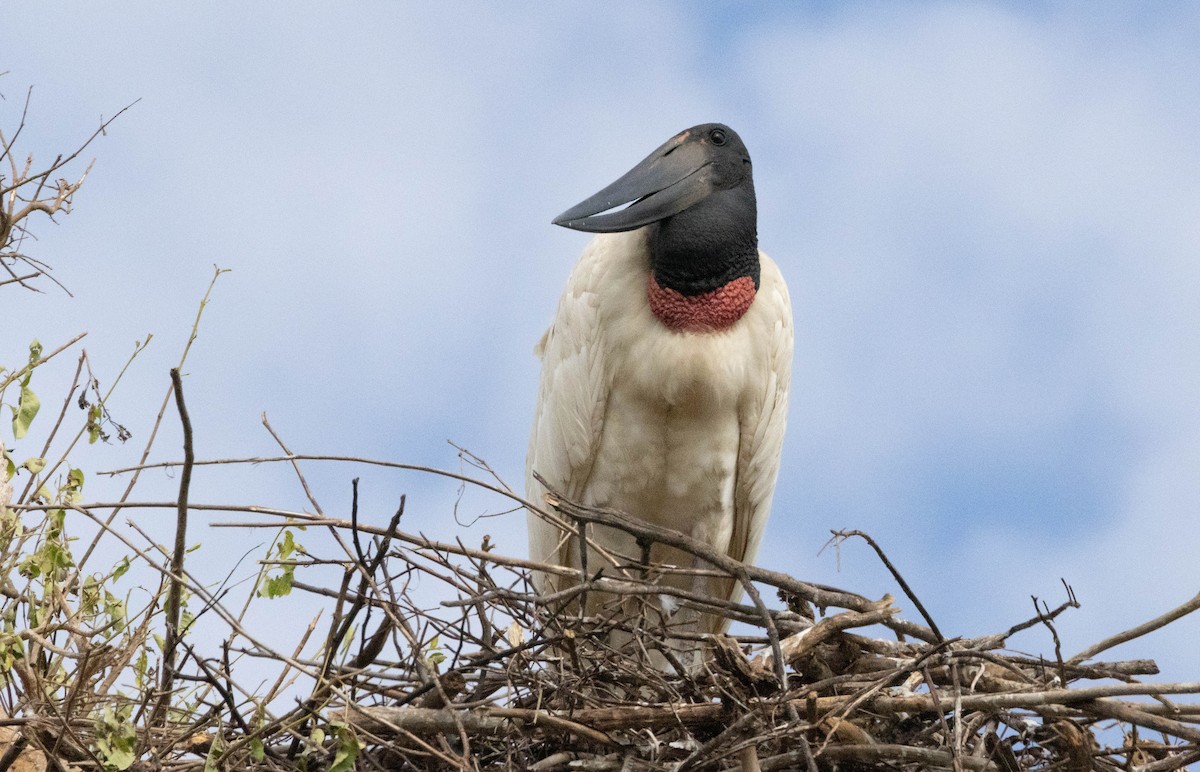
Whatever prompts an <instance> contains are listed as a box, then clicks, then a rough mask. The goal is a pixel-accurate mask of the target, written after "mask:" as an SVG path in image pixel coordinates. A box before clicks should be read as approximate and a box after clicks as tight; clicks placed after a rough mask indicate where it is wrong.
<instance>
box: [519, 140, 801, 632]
mask: <svg viewBox="0 0 1200 772" xmlns="http://www.w3.org/2000/svg"><path fill="white" fill-rule="evenodd" d="M630 202H632V203H630ZM622 204H629V206H627V207H625V208H622V209H617V207H619V206H621V205H622ZM613 210H615V211H613ZM554 223H555V224H557V225H561V226H564V227H567V228H573V229H575V230H580V231H589V232H594V233H597V234H599V235H597V236H595V237H594V238H593V239H592V241H591V243H590V244H588V246H587V247H586V249H585V250H584V252H583V255H582V256H581V257H580V259H579V262H578V264H577V265H576V266H575V268H574V270H573V271H572V272H571V276H570V278H569V279H568V281H567V287H566V291H565V292H563V295H562V298H561V299H560V300H559V303H558V310H557V312H556V313H555V316H554V321H553V324H552V325H551V326H550V329H549V330H547V331H546V333H545V335H543V336H542V339H541V341H540V342H539V343H538V346H537V349H536V352H537V353H538V355H539V356H540V357H541V359H542V372H541V383H540V388H539V391H538V402H537V410H536V414H535V416H534V422H533V432H532V436H531V437H530V441H529V454H528V457H527V462H526V486H527V493H528V496H529V500H530V501H534V502H540V501H542V499H543V496H544V495H545V493H546V491H545V489H544V488H543V486H542V485H541V484H540V483H539V482H538V481H537V480H536V479H534V472H537V473H539V474H540V475H541V476H542V477H543V478H544V479H545V480H546V481H547V483H549V485H550V486H551V487H553V488H555V489H556V490H557V491H558V492H559V493H561V494H562V495H564V496H566V497H567V498H570V499H571V500H573V501H577V502H579V503H582V504H585V505H590V506H596V507H611V508H615V509H618V510H621V511H623V512H625V513H628V514H629V515H631V516H633V517H636V518H640V519H642V520H643V521H645V522H648V523H652V524H655V525H658V526H662V527H666V528H670V529H673V530H676V531H681V532H683V533H686V534H689V535H691V536H692V537H694V538H696V539H699V540H701V541H703V542H705V543H707V544H709V545H711V546H712V547H713V548H715V549H716V550H718V551H719V552H722V553H724V554H727V555H729V556H730V557H733V558H735V559H737V560H739V561H744V562H750V561H752V560H753V559H754V555H755V552H756V551H757V549H758V545H759V542H760V541H761V539H762V535H763V528H764V526H765V525H766V522H767V516H768V514H769V512H770V509H771V496H772V493H773V491H774V488H775V480H776V477H777V476H778V473H779V456H780V448H781V446H782V443H783V434H784V425H785V423H786V414H787V399H788V384H789V381H790V376H791V363H792V311H791V302H790V300H789V298H788V291H787V285H786V284H785V283H784V280H783V277H782V275H781V274H780V272H779V269H778V268H777V267H776V265H775V263H774V262H773V261H772V260H771V259H770V258H769V257H767V255H766V254H764V253H762V252H760V251H759V249H758V228H757V208H756V202H755V195H754V180H753V175H752V173H751V165H750V155H749V153H748V152H747V150H746V146H745V145H744V144H743V143H742V140H741V138H740V137H739V136H738V135H737V134H736V133H735V132H734V131H733V130H732V129H730V128H729V127H728V126H725V125H722V124H719V123H707V124H703V125H700V126H693V127H692V128H690V129H687V130H686V131H683V132H681V133H679V134H677V135H675V136H674V137H672V138H671V139H669V140H667V142H666V143H664V144H663V145H662V146H661V147H659V148H658V149H657V150H655V151H654V152H652V153H651V154H650V155H649V156H647V157H646V158H645V159H644V160H643V161H641V162H640V163H639V164H637V165H636V166H635V167H633V168H632V169H631V170H630V171H629V172H627V173H626V174H625V175H624V176H622V177H621V178H620V179H618V180H617V181H616V182H614V183H612V184H611V185H609V186H608V187H606V188H604V189H603V190H601V191H600V192H599V193H597V194H595V195H594V196H592V197H591V198H588V199H587V200H585V201H583V202H582V203H580V204H578V205H577V206H574V207H572V208H570V209H568V210H567V211H566V212H564V213H563V214H562V215H560V216H559V217H557V218H556V219H555V220H554ZM590 536H591V539H592V542H593V544H594V546H590V547H589V548H588V555H587V565H588V568H589V571H590V572H594V571H596V570H597V569H598V568H600V567H602V566H611V565H612V564H613V556H620V558H619V559H618V561H617V562H618V563H620V562H625V563H630V562H632V563H636V562H637V559H638V556H639V555H641V548H640V547H639V546H638V545H637V544H636V542H635V540H634V538H633V537H632V536H630V535H629V534H626V533H624V532H619V531H617V530H615V529H609V528H597V529H595V531H594V532H593V533H590ZM529 551H530V557H531V559H533V560H536V561H539V562H542V563H549V564H558V565H563V566H568V567H574V568H578V567H579V566H580V549H579V543H578V541H577V539H576V538H575V537H573V536H568V535H567V534H566V533H565V532H564V531H563V529H561V528H560V527H558V526H556V525H554V524H553V523H550V522H547V521H546V520H544V519H542V518H541V517H539V516H537V515H535V514H533V513H531V514H530V517H529ZM693 560H694V559H693V558H692V557H691V556H690V555H686V554H684V553H682V552H679V551H677V550H675V549H674V548H670V547H667V546H666V545H661V544H656V545H654V547H653V549H652V550H651V553H650V562H651V564H654V565H662V564H672V565H678V566H683V567H688V568H690V567H693ZM695 567H698V568H711V567H710V566H707V565H703V566H695ZM606 573H608V574H610V575H612V574H614V573H616V572H615V571H614V569H611V568H608V569H606ZM538 581H539V583H540V586H541V587H542V588H543V589H547V582H548V580H547V579H546V578H544V577H543V578H539V580H538ZM661 581H662V583H664V584H666V583H669V584H671V585H674V586H677V587H680V588H683V589H688V590H696V591H699V592H702V593H704V594H706V595H708V596H712V597H720V598H728V599H731V600H737V599H739V598H740V596H741V592H742V588H741V586H740V585H738V584H737V583H736V582H734V581H732V580H731V579H725V578H717V577H705V576H695V575H693V576H686V575H674V576H672V575H669V574H668V575H666V576H664V577H663V578H662V580H661ZM554 586H557V585H554ZM693 621H694V623H695V625H696V626H697V627H698V629H699V631H700V632H721V631H722V630H723V629H724V628H725V627H726V625H727V620H724V619H720V618H707V617H705V618H703V619H699V620H693Z"/></svg>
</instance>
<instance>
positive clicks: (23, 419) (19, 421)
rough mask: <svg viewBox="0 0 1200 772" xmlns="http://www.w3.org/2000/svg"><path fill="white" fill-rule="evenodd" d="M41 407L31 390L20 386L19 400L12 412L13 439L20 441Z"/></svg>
mask: <svg viewBox="0 0 1200 772" xmlns="http://www.w3.org/2000/svg"><path fill="white" fill-rule="evenodd" d="M26 380H28V379H26ZM41 407H42V403H41V400H39V399H38V398H37V395H36V394H34V393H33V389H30V388H29V387H28V386H25V385H22V386H21V398H20V399H19V400H17V407H16V409H15V410H13V422H12V426H13V437H14V438H15V439H18V440H19V439H22V438H23V437H24V436H25V435H26V434H27V433H28V432H29V424H31V423H33V419H34V417H35V416H36V415H37V414H38V410H39V409H40V408H41Z"/></svg>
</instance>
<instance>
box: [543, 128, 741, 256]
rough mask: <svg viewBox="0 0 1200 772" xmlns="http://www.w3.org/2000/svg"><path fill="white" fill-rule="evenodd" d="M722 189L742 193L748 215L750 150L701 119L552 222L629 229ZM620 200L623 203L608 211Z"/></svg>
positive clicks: (602, 229)
mask: <svg viewBox="0 0 1200 772" xmlns="http://www.w3.org/2000/svg"><path fill="white" fill-rule="evenodd" d="M724 191H742V193H743V196H745V195H746V194H748V197H749V201H750V202H751V213H750V216H751V218H752V219H753V217H754V213H753V200H754V179H753V175H752V174H751V167H750V153H749V152H748V151H747V150H746V146H745V145H744V144H743V143H742V138H741V137H739V136H738V135H737V132H735V131H734V130H733V129H731V128H729V127H728V126H726V125H724V124H721V123H703V124H700V125H699V126H693V127H692V128H690V129H687V130H686V131H683V132H680V133H679V134H676V135H675V136H674V137H672V138H671V139H669V140H667V141H666V142H665V143H663V145H662V146H661V147H659V148H658V149H657V150H655V151H654V152H653V153H651V154H650V155H648V156H646V158H645V159H644V160H643V161H642V162H641V163H639V164H638V165H637V166H635V167H633V168H632V169H630V170H629V171H628V172H626V173H625V175H624V176H622V177H621V178H620V179H619V180H617V181H616V182H614V183H613V184H611V185H609V186H608V187H607V188H605V189H604V190H602V191H600V192H599V193H597V194H596V195H594V196H592V197H591V198H589V199H587V200H586V201H583V202H581V203H579V204H577V205H576V206H573V207H571V208H570V209H568V210H567V211H565V212H563V213H562V214H560V215H559V216H558V217H556V218H555V219H554V224H555V225H562V226H564V227H566V228H574V229H575V230H580V231H591V232H596V233H611V232H613V231H627V230H633V229H634V228H640V227H642V226H643V225H649V224H650V223H652V222H659V221H661V220H665V219H666V218H668V217H672V216H674V215H677V214H679V213H680V212H683V211H684V210H686V209H688V208H690V207H692V206H695V205H696V204H698V203H700V202H702V201H704V200H705V199H707V198H709V197H710V196H712V195H713V194H717V193H722V192H724ZM722 198H724V197H722ZM630 202H633V203H630ZM622 204H629V206H627V207H625V208H624V209H620V210H618V211H615V212H613V211H610V210H612V209H614V208H616V207H618V206H620V205H622Z"/></svg>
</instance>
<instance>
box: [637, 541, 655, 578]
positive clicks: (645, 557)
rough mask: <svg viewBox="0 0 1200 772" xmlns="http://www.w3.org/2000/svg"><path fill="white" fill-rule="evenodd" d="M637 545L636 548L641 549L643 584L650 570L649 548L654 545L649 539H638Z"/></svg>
mask: <svg viewBox="0 0 1200 772" xmlns="http://www.w3.org/2000/svg"><path fill="white" fill-rule="evenodd" d="M637 543H638V546H639V547H641V548H642V557H641V569H642V573H641V579H642V581H643V582H644V581H646V573H647V572H648V571H649V570H650V547H651V546H652V545H653V544H654V542H652V541H650V540H649V539H643V538H641V537H639V538H638V540H637Z"/></svg>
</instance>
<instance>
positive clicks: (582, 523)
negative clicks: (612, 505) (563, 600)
mask: <svg viewBox="0 0 1200 772" xmlns="http://www.w3.org/2000/svg"><path fill="white" fill-rule="evenodd" d="M587 527H588V524H587V521H586V520H576V521H575V528H576V530H577V531H578V532H579V571H580V579H581V581H582V582H583V583H584V585H585V586H584V590H583V593H582V594H581V595H580V596H579V618H580V619H581V620H582V619H583V618H584V617H585V616H587V606H588V591H587V587H586V583H587V581H588V543H587Z"/></svg>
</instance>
